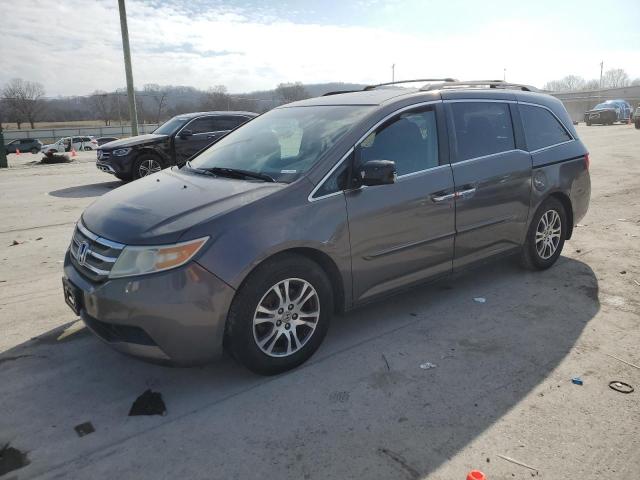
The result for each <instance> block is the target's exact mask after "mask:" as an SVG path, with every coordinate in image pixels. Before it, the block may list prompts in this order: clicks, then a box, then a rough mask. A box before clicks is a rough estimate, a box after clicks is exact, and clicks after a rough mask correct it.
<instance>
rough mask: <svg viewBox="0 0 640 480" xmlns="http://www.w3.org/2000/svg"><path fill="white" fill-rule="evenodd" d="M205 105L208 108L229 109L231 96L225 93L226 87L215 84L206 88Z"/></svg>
mask: <svg viewBox="0 0 640 480" xmlns="http://www.w3.org/2000/svg"><path fill="white" fill-rule="evenodd" d="M205 106H206V108H207V109H208V110H229V109H230V108H231V96H230V95H229V94H228V93H227V87H225V86H224V85H216V86H215V87H212V88H210V89H209V90H207V95H206V98H205Z"/></svg>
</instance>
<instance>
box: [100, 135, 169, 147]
mask: <svg viewBox="0 0 640 480" xmlns="http://www.w3.org/2000/svg"><path fill="white" fill-rule="evenodd" d="M168 136H169V135H158V134H155V133H148V134H146V135H136V136H135V137H129V138H123V139H122V140H114V141H113V142H108V143H105V144H103V145H100V149H101V150H103V149H109V150H112V149H114V148H124V147H135V146H136V145H142V144H150V143H157V142H161V141H162V140H164V139H166V138H167V137H168Z"/></svg>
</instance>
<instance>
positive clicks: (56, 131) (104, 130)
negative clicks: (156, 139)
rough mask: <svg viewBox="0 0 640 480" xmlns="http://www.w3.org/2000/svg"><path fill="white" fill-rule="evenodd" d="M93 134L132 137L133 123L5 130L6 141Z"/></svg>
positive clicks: (143, 129) (141, 128)
mask: <svg viewBox="0 0 640 480" xmlns="http://www.w3.org/2000/svg"><path fill="white" fill-rule="evenodd" d="M156 128H158V124H156V123H146V124H143V125H138V132H139V133H140V134H143V133H151V132H152V131H153V130H155V129H156ZM81 135H88V136H89V135H91V136H94V137H130V136H131V125H118V126H108V127H63V128H35V129H28V130H27V129H21V130H4V143H5V144H7V143H9V142H10V141H12V140H17V139H19V138H37V139H39V140H40V141H41V142H43V143H50V142H54V141H56V140H58V139H60V138H62V137H74V136H81Z"/></svg>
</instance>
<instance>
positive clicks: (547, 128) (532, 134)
mask: <svg viewBox="0 0 640 480" xmlns="http://www.w3.org/2000/svg"><path fill="white" fill-rule="evenodd" d="M520 116H521V117H522V125H523V126H524V135H525V138H526V139H527V147H528V148H529V151H532V150H539V149H541V148H545V147H550V146H552V145H557V144H559V143H562V142H568V141H569V140H571V136H570V135H569V134H568V133H567V130H566V129H565V128H564V127H563V126H562V124H561V123H560V122H559V121H558V119H557V118H556V117H554V116H553V115H552V114H551V112H549V111H548V110H547V109H546V108H542V107H534V106H531V105H520Z"/></svg>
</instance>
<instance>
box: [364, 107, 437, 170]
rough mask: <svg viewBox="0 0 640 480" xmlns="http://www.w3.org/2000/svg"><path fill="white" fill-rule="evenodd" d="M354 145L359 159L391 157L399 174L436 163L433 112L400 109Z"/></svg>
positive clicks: (431, 166)
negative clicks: (400, 111)
mask: <svg viewBox="0 0 640 480" xmlns="http://www.w3.org/2000/svg"><path fill="white" fill-rule="evenodd" d="M358 148H359V154H360V159H359V160H360V162H361V163H364V162H368V161H369V160H392V161H394V162H395V163H396V170H397V172H398V175H399V176H400V175H407V174H409V173H414V172H419V171H421V170H426V169H428V168H433V167H437V166H438V165H439V160H438V130H437V127H436V116H435V112H434V111H433V110H431V109H429V110H422V111H413V112H406V113H403V114H401V115H399V116H398V117H395V118H394V119H393V120H391V121H390V122H387V123H386V124H385V125H383V126H382V127H381V128H379V129H378V130H376V131H375V132H373V133H371V134H370V135H369V136H367V138H365V139H364V140H363V141H362V143H360V146H359V147H358Z"/></svg>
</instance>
